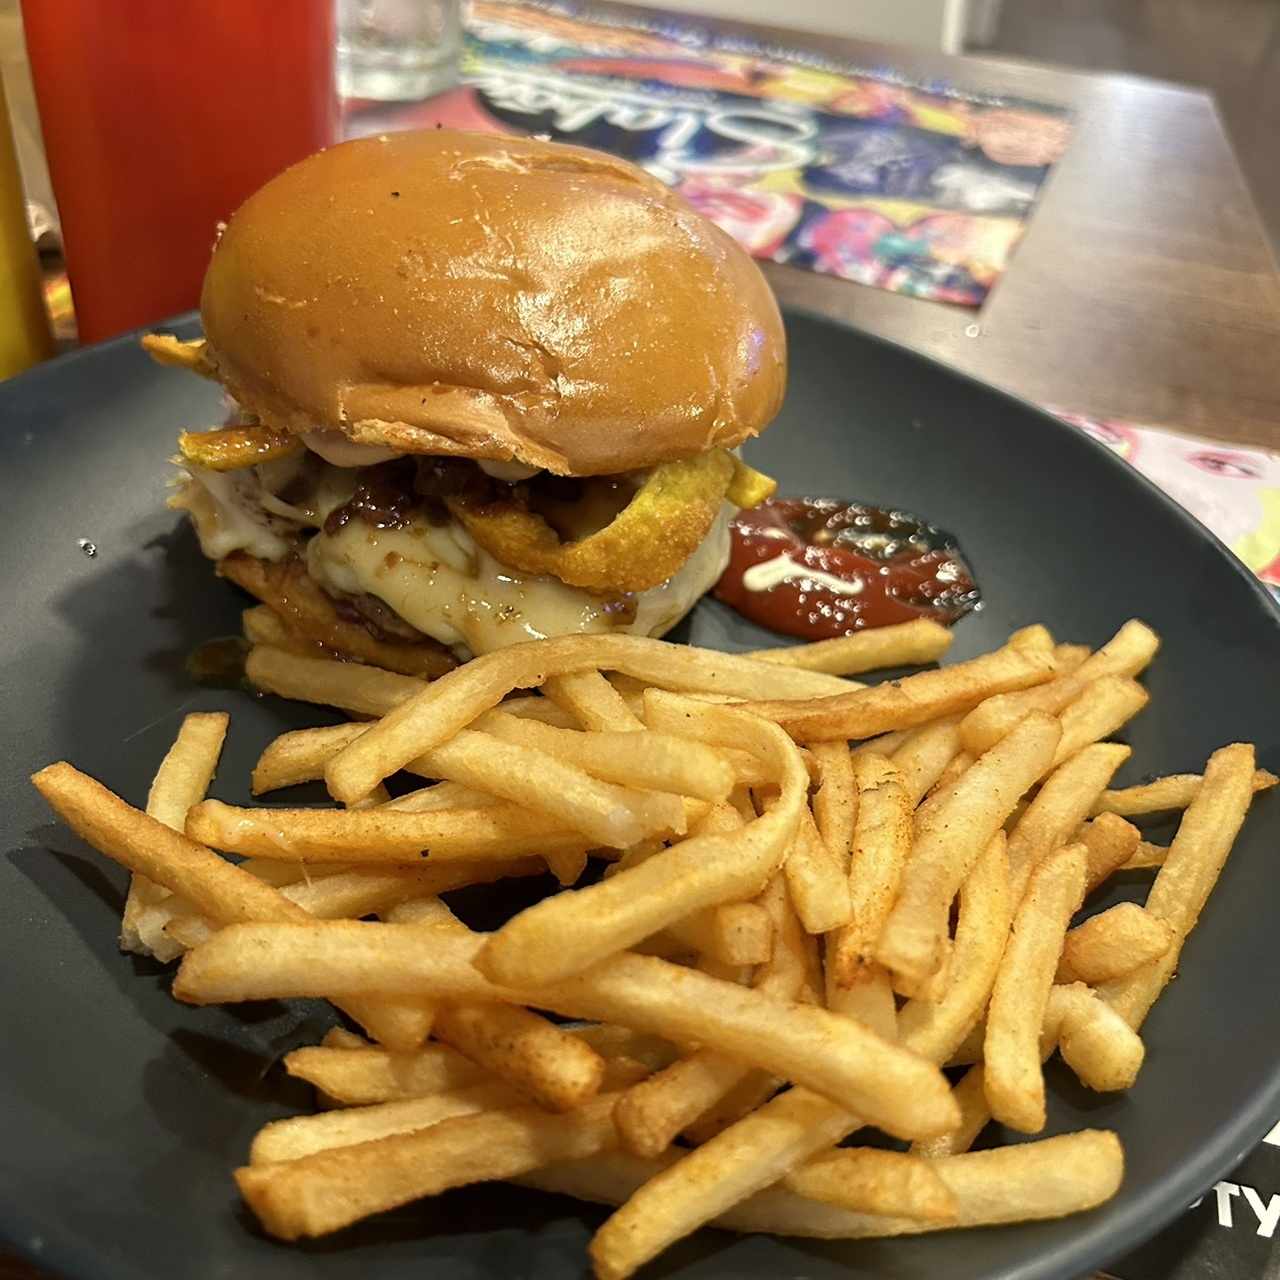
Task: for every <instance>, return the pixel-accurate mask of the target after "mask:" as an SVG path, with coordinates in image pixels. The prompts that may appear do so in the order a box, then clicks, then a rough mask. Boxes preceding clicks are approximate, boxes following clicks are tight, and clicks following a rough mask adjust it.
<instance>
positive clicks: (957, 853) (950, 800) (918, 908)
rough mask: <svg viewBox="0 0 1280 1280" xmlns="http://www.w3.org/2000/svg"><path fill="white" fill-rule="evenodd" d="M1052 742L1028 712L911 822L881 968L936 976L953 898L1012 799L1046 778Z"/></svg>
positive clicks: (1039, 717) (881, 946)
mask: <svg viewBox="0 0 1280 1280" xmlns="http://www.w3.org/2000/svg"><path fill="white" fill-rule="evenodd" d="M1060 736H1061V729H1060V728H1059V725H1058V722H1057V720H1055V719H1054V718H1053V717H1052V716H1047V715H1044V714H1043V713H1040V712H1033V713H1032V714H1031V715H1029V716H1027V717H1026V718H1025V719H1024V720H1023V721H1022V722H1021V723H1020V724H1019V725H1018V726H1017V727H1016V728H1014V729H1013V730H1012V731H1011V732H1010V733H1008V734H1007V735H1006V736H1005V737H1004V738H1002V739H1001V740H1000V741H999V742H998V743H996V745H995V746H994V747H992V748H991V750H990V751H988V752H986V753H985V754H984V755H982V756H981V757H980V758H979V759H978V760H977V761H975V762H974V764H973V766H972V767H971V768H970V769H968V770H967V771H966V772H965V773H964V775H963V776H962V777H961V778H959V779H958V780H957V781H956V782H955V783H954V784H953V785H952V787H951V788H950V790H949V791H947V792H944V793H942V794H941V795H939V797H938V799H937V801H936V802H935V803H933V804H932V805H931V806H930V807H929V808H928V809H927V810H926V811H924V812H922V813H921V814H920V815H919V816H918V817H917V820H916V824H915V838H914V840H913V842H912V846H911V853H910V856H909V857H908V858H907V862H906V865H905V866H904V867H903V871H902V879H901V886H900V889H899V894H898V898H897V901H896V902H895V904H894V906H893V909H892V910H891V911H890V913H889V916H888V918H887V920H886V921H885V925H884V929H883V931H882V933H881V935H880V938H879V941H878V942H877V944H876V959H877V960H878V961H879V962H880V963H881V964H882V965H884V966H885V968H887V969H889V970H891V971H892V972H894V973H895V974H900V975H902V976H903V977H904V978H906V979H909V980H910V981H911V982H915V983H920V982H924V981H925V980H926V979H927V978H929V977H930V976H931V975H932V974H933V973H934V972H935V971H936V970H937V968H938V966H939V964H940V963H941V960H942V945H943V939H944V938H945V937H946V936H947V913H948V912H949V910H950V908H951V902H952V900H953V899H954V897H955V895H956V892H957V890H958V889H959V888H960V885H961V884H962V883H963V881H964V878H965V876H966V875H967V874H968V872H969V869H970V868H971V867H972V866H973V864H974V862H975V861H976V859H977V857H978V854H979V853H980V852H981V851H982V849H983V847H984V846H985V845H986V844H987V842H988V841H989V840H990V839H991V837H992V836H993V835H994V834H995V833H996V832H997V831H998V830H1000V828H1001V826H1002V825H1003V823H1004V820H1005V818H1007V817H1008V816H1009V813H1010V811H1011V810H1012V809H1013V806H1014V804H1015V803H1016V802H1017V800H1018V797H1019V796H1021V795H1022V793H1023V792H1024V791H1026V790H1027V788H1028V787H1030V786H1031V785H1032V784H1033V783H1035V782H1037V781H1038V780H1039V779H1040V778H1041V777H1043V776H1044V774H1045V773H1046V772H1047V771H1048V768H1049V765H1050V762H1051V760H1052V758H1053V753H1054V751H1055V750H1056V748H1057V744H1058V740H1059V738H1060Z"/></svg>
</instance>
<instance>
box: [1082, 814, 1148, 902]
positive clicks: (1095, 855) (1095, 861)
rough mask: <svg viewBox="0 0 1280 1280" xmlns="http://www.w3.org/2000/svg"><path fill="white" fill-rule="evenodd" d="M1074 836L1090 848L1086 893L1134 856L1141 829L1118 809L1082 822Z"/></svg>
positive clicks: (1090, 891)
mask: <svg viewBox="0 0 1280 1280" xmlns="http://www.w3.org/2000/svg"><path fill="white" fill-rule="evenodd" d="M1074 839H1077V840H1079V841H1080V843H1081V844H1083V845H1084V847H1085V848H1086V849H1087V850H1088V851H1089V878H1088V883H1087V885H1086V888H1085V892H1086V893H1092V892H1093V891H1094V889H1096V888H1097V887H1098V886H1099V885H1100V884H1101V883H1102V882H1103V881H1104V880H1106V878H1107V877H1108V876H1109V875H1110V874H1111V873H1112V872H1113V871H1115V870H1116V869H1117V868H1118V867H1122V866H1124V864H1125V863H1126V862H1128V860H1129V859H1130V858H1131V857H1133V855H1134V853H1135V851H1136V850H1137V848H1138V844H1139V841H1140V840H1141V833H1140V832H1139V831H1138V828H1137V827H1135V826H1134V825H1133V824H1132V823H1129V822H1126V821H1125V820H1124V819H1123V818H1121V817H1118V816H1117V815H1116V814H1114V813H1102V814H1099V815H1098V816H1097V817H1096V818H1091V819H1090V820H1089V821H1088V822H1085V823H1082V824H1081V826H1080V828H1079V830H1078V831H1077V832H1076V835H1075V837H1074Z"/></svg>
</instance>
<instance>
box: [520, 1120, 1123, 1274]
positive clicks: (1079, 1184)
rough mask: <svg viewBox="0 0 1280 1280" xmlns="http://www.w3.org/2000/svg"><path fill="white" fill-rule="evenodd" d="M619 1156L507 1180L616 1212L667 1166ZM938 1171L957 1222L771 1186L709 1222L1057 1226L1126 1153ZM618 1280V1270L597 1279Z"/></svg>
mask: <svg viewBox="0 0 1280 1280" xmlns="http://www.w3.org/2000/svg"><path fill="white" fill-rule="evenodd" d="M672 1159H673V1158H672V1156H671V1155H668V1156H667V1157H665V1158H661V1159H658V1160H642V1159H640V1158H639V1157H638V1156H633V1155H629V1154H627V1153H626V1152H622V1151H612V1152H608V1153H606V1154H604V1155H601V1156H596V1157H593V1158H591V1159H586V1160H579V1161H575V1162H573V1163H569V1164H559V1165H551V1166H547V1167H543V1168H540V1169H537V1170H534V1171H533V1172H531V1173H528V1174H523V1175H521V1176H520V1177H518V1178H516V1179H514V1181H516V1182H518V1183H519V1184H520V1185H522V1186H526V1187H536V1188H538V1189H540V1190H544V1191H553V1192H558V1193H560V1194H562V1195H570V1196H574V1197H576V1198H577V1199H579V1200H587V1201H594V1202H596V1203H599V1204H621V1203H622V1202H623V1201H625V1200H627V1199H628V1197H630V1196H632V1195H634V1194H635V1192H636V1191H637V1190H638V1189H639V1188H641V1187H642V1186H644V1184H645V1183H647V1182H650V1181H652V1180H653V1179H654V1178H655V1177H656V1176H658V1175H659V1174H660V1173H661V1172H663V1170H664V1169H666V1168H667V1167H669V1166H670V1164H671V1163H672ZM936 1172H937V1173H938V1175H939V1177H940V1178H941V1179H942V1181H943V1184H944V1185H945V1186H946V1188H947V1190H948V1191H950V1192H951V1194H952V1195H953V1196H954V1197H955V1200H956V1216H955V1219H954V1220H949V1221H934V1222H930V1221H927V1220H924V1219H919V1218H895V1217H887V1216H885V1215H883V1214H865V1213H856V1212H854V1211H853V1210H849V1209H843V1208H839V1207H837V1206H835V1205H826V1204H822V1203H820V1202H819V1201H815V1200H811V1199H809V1198H808V1197H803V1196H797V1195H796V1194H795V1193H794V1192H791V1191H788V1190H785V1189H782V1188H778V1187H770V1188H768V1189H767V1190H764V1191H761V1192H758V1193H757V1194H756V1195H754V1196H752V1197H751V1198H750V1199H748V1200H745V1201H743V1202H742V1203H741V1204H739V1205H736V1206H735V1207H734V1208H733V1209H731V1210H729V1211H727V1212H726V1213H724V1214H722V1215H721V1216H720V1217H718V1218H716V1219H714V1220H713V1225H715V1226H716V1227H719V1228H721V1229H723V1230H726V1231H738V1232H744V1233H748V1234H753V1233H757V1232H772V1233H774V1234H776V1235H783V1236H809V1237H813V1238H816V1239H827V1240H839V1239H873V1238H875V1237H877V1236H900V1235H914V1234H918V1233H920V1232H924V1231H937V1230H945V1229H948V1228H951V1227H978V1226H995V1225H998V1224H1000V1223H1005V1222H1020V1221H1033V1220H1036V1219H1051V1218H1061V1217H1065V1216H1066V1215H1068V1214H1072V1213H1080V1212H1083V1211H1084V1210H1087V1209H1092V1208H1094V1207H1095V1206H1096V1205H1099V1204H1102V1203H1104V1202H1105V1201H1106V1200H1109V1199H1110V1198H1111V1197H1112V1196H1113V1195H1115V1193H1116V1191H1117V1190H1118V1189H1119V1187H1120V1183H1121V1181H1122V1179H1123V1177H1124V1154H1123V1151H1122V1149H1121V1147H1120V1143H1119V1140H1118V1139H1117V1138H1116V1136H1115V1134H1114V1133H1110V1132H1107V1131H1105V1130H1097V1129H1084V1130H1081V1131H1080V1132H1079V1133H1069V1134H1063V1135H1061V1136H1059V1137H1056V1138H1043V1139H1041V1140H1040V1141H1038V1142H1024V1143H1019V1144H1018V1145H1017V1146H1011V1147H1001V1148H998V1149H996V1150H994V1151H978V1152H973V1153H972V1154H964V1155H961V1156H958V1157H955V1158H953V1159H945V1160H939V1161H938V1162H937V1167H936ZM601 1274H602V1275H603V1276H605V1277H607V1280H621V1277H622V1276H624V1275H626V1274H627V1272H626V1271H624V1270H616V1271H614V1270H609V1271H604V1272H601Z"/></svg>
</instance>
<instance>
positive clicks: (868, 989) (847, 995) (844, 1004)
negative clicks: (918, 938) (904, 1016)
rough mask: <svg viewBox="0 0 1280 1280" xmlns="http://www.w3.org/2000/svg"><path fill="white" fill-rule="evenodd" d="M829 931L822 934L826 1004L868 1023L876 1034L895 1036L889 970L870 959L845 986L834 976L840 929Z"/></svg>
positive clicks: (893, 1002) (893, 1006)
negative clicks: (824, 956)
mask: <svg viewBox="0 0 1280 1280" xmlns="http://www.w3.org/2000/svg"><path fill="white" fill-rule="evenodd" d="M841 932H843V930H840V931H837V932H836V933H829V934H827V936H826V939H825V943H826V965H825V979H826V999H827V1008H828V1009H830V1010H831V1012H832V1013H838V1014H841V1015H842V1016H843V1017H846V1018H853V1019H854V1020H855V1021H856V1022H861V1023H862V1025H863V1026H865V1027H870V1028H871V1030H872V1031H874V1032H875V1033H876V1034H877V1035H880V1036H883V1037H884V1038H885V1039H886V1040H896V1039H897V1038H898V1006H897V1002H896V1000H895V999H894V993H893V984H892V983H891V982H890V981H889V972H888V970H887V969H882V968H881V967H880V966H879V965H878V964H876V963H875V962H874V961H872V962H871V963H870V964H867V965H864V966H862V967H861V968H860V969H859V970H858V971H857V973H856V974H855V976H854V979H853V982H852V983H850V985H848V986H841V985H840V984H839V982H838V981H837V979H836V973H835V965H834V964H833V957H834V951H835V948H836V945H837V944H836V940H837V938H839V936H840V933H841Z"/></svg>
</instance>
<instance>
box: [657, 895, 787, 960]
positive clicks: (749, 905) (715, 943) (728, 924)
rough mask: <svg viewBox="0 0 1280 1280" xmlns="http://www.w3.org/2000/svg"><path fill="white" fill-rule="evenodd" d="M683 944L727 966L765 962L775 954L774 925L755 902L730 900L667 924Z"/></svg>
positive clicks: (672, 933)
mask: <svg viewBox="0 0 1280 1280" xmlns="http://www.w3.org/2000/svg"><path fill="white" fill-rule="evenodd" d="M667 932H668V933H669V934H670V935H671V936H672V937H673V938H675V939H677V940H678V941H679V942H680V943H681V945H683V946H685V947H690V948H692V949H693V950H694V951H696V952H697V953H698V954H700V955H703V956H707V957H709V958H710V959H713V960H715V961H717V962H718V963H720V964H725V965H754V964H764V963H765V962H766V961H767V960H768V959H769V957H770V956H771V955H772V954H773V924H772V923H771V922H770V920H769V913H768V912H767V911H765V910H764V908H763V907H761V906H760V905H759V904H757V903H755V902H727V903H724V904H722V905H721V906H718V907H711V908H710V909H708V910H705V911H697V912H695V913H694V914H693V915H691V916H688V917H686V918H685V919H684V920H677V921H676V922H675V923H674V924H671V925H669V926H668V927H667Z"/></svg>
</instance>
